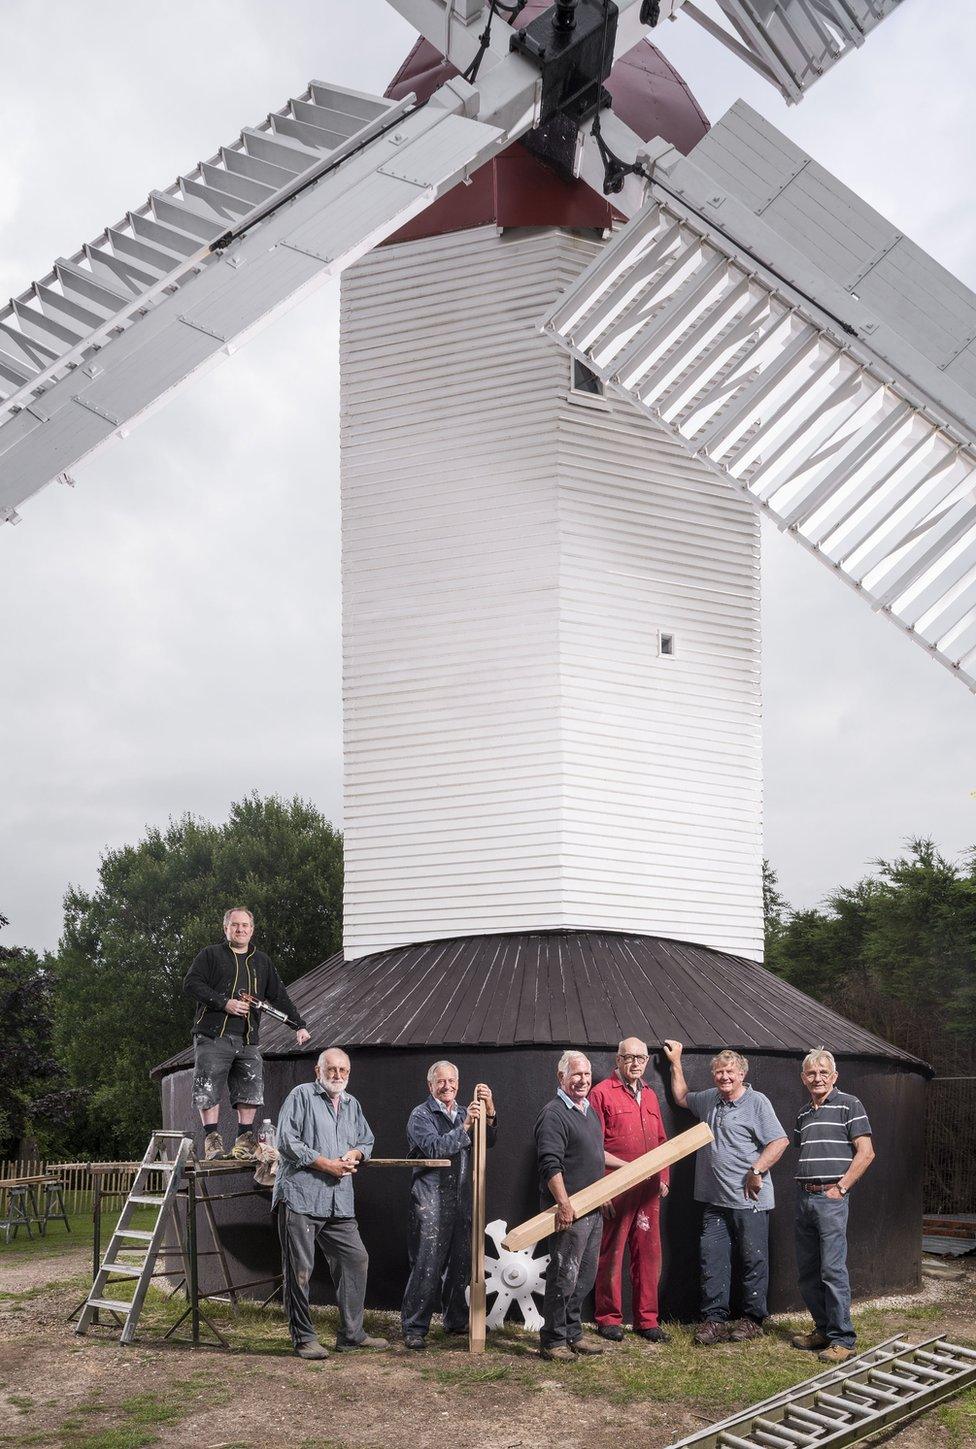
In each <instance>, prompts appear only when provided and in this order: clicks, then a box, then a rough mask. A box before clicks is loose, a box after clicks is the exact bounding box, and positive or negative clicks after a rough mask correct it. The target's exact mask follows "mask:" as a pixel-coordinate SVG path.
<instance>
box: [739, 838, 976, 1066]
mask: <svg viewBox="0 0 976 1449" xmlns="http://www.w3.org/2000/svg"><path fill="white" fill-rule="evenodd" d="M875 868H876V874H875V875H874V876H871V877H868V878H866V879H865V880H862V881H859V882H858V884H857V885H855V886H853V887H841V888H839V889H837V890H836V891H835V892H834V893H833V894H832V895H831V896H830V897H829V898H828V900H827V902H826V909H825V910H816V909H814V910H803V911H793V910H790V909H789V907H788V906H786V907H785V908H784V905H783V903H782V898H781V897H778V892H777V893H776V894H777V897H778V900H779V905H778V907H777V909H776V910H775V911H770V910H768V909H767V941H768V948H769V953H770V961H769V965H770V969H772V970H775V971H777V972H778V973H779V974H780V975H783V976H785V977H786V978H787V980H789V981H791V982H792V983H793V985H794V986H797V987H799V988H800V990H801V991H805V992H807V993H808V994H809V995H810V996H813V997H815V998H816V999H817V1000H818V1001H822V1002H824V1003H825V1004H826V1005H828V1006H831V1007H833V1008H834V1009H835V1010H836V1011H839V1012H840V1013H841V1014H842V1015H844V1016H848V1017H850V1018H851V1019H852V1020H853V1021H856V1022H858V1023H859V1025H861V1026H865V1027H867V1028H868V1029H869V1030H871V1031H874V1032H876V1033H877V1034H878V1035H879V1036H882V1037H885V1038H886V1039H887V1040H888V1041H891V1042H893V1043H894V1044H895V1045H897V1046H900V1047H903V1048H905V1049H906V1050H908V1051H911V1052H914V1053H915V1054H916V1055H918V1056H921V1057H923V1058H925V1059H927V1060H929V1061H932V1062H933V1063H934V1064H935V1065H937V1066H939V1067H940V1069H941V1070H956V1069H959V1070H965V1069H967V1067H972V1066H973V1065H976V856H971V857H970V858H969V859H968V860H967V861H966V862H964V864H963V865H962V866H956V865H953V864H952V863H951V862H950V861H947V860H946V859H945V858H944V857H943V856H942V855H940V854H939V852H938V851H937V850H936V848H935V846H934V844H933V842H932V841H931V840H927V839H923V838H918V839H913V840H910V841H909V842H908V845H907V853H906V854H905V855H904V856H901V857H898V858H897V859H895V860H890V861H888V860H878V861H876V862H875ZM771 875H772V873H771ZM775 884H776V882H775V875H772V887H773V889H774V890H775Z"/></svg>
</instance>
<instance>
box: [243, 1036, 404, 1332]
mask: <svg viewBox="0 0 976 1449" xmlns="http://www.w3.org/2000/svg"><path fill="white" fill-rule="evenodd" d="M350 1070H351V1067H350V1062H349V1058H348V1056H347V1055H346V1053H345V1052H344V1051H343V1050H342V1049H341V1047H329V1049H328V1051H324V1052H323V1053H322V1055H321V1056H320V1057H319V1059H318V1062H317V1063H316V1066H315V1081H314V1082H303V1083H302V1084H301V1085H300V1086H298V1087H293V1088H292V1090H291V1091H290V1092H289V1093H288V1096H287V1097H286V1098H285V1100H284V1102H283V1104H282V1108H281V1113H280V1115H279V1117H278V1159H279V1160H278V1173H277V1176H276V1178H275V1185H274V1193H273V1195H272V1199H271V1203H272V1207H273V1208H277V1210H278V1237H279V1238H280V1240H281V1271H282V1274H283V1281H282V1296H283V1299H284V1305H285V1312H286V1313H287V1315H288V1328H289V1331H290V1333H291V1341H292V1344H293V1345H294V1348H295V1352H296V1353H297V1354H298V1357H299V1358H310V1359H320V1358H328V1356H329V1355H328V1350H327V1349H325V1348H323V1347H322V1345H321V1344H320V1343H319V1341H318V1335H317V1334H316V1332H315V1328H314V1326H313V1324H312V1317H311V1314H310V1313H309V1306H308V1285H309V1281H310V1280H311V1277H312V1269H313V1267H314V1266H315V1244H316V1243H317V1242H320V1243H321V1244H322V1247H323V1249H324V1250H325V1259H326V1262H327V1263H328V1265H329V1272H330V1273H331V1274H332V1282H333V1286H334V1287H335V1292H336V1302H337V1303H338V1305H339V1333H338V1336H337V1338H336V1348H337V1349H340V1350H341V1349H364V1348H373V1349H384V1348H389V1344H388V1343H387V1341H386V1339H385V1338H368V1337H367V1335H366V1332H365V1330H364V1328H363V1307H364V1305H365V1302H366V1272H367V1269H368V1268H369V1254H368V1253H367V1252H366V1249H365V1247H364V1246H363V1240H362V1238H361V1237H360V1236H359V1228H358V1226H357V1225H356V1207H355V1202H354V1199H353V1190H352V1179H353V1174H354V1173H355V1171H356V1169H357V1168H358V1166H359V1164H360V1163H361V1162H362V1161H363V1160H364V1159H365V1158H367V1157H369V1155H370V1153H371V1152H372V1150H373V1134H372V1132H371V1131H370V1128H369V1123H368V1122H367V1121H366V1118H365V1116H364V1115H363V1109H362V1107H361V1106H360V1105H359V1103H358V1102H357V1101H356V1098H355V1097H353V1096H350V1094H349V1093H348V1092H347V1091H346V1087H347V1085H348V1082H349V1073H350Z"/></svg>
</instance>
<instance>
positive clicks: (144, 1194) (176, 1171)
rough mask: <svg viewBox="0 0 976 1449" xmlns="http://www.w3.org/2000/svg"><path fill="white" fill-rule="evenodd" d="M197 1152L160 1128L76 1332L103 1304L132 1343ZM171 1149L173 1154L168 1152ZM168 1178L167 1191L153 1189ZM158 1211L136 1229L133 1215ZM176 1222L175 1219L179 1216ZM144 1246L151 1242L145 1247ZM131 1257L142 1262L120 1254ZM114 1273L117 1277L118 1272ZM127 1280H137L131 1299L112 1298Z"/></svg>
mask: <svg viewBox="0 0 976 1449" xmlns="http://www.w3.org/2000/svg"><path fill="white" fill-rule="evenodd" d="M192 1150H193V1142H192V1140H191V1139H190V1138H189V1137H185V1136H184V1135H183V1133H182V1132H154V1133H153V1135H152V1137H151V1138H150V1140H149V1146H148V1147H147V1148H146V1154H145V1156H144V1157H143V1159H142V1162H141V1163H140V1165H139V1169H138V1171H137V1172H136V1175H135V1177H134V1178H133V1180H132V1187H131V1189H130V1190H129V1196H128V1197H127V1198H126V1200H125V1202H124V1203H123V1205H122V1211H121V1213H120V1214H119V1220H118V1222H117V1223H116V1225H115V1231H114V1232H113V1233H112V1236H111V1238H110V1239H109V1244H108V1247H107V1248H106V1250H105V1256H104V1257H103V1258H102V1262H101V1266H100V1267H99V1269H98V1272H97V1273H96V1274H95V1277H94V1280H93V1282H92V1286H91V1290H90V1292H89V1294H88V1297H87V1298H86V1300H85V1302H84V1305H83V1306H82V1310H81V1314H80V1316H79V1319H78V1322H77V1323H76V1324H75V1333H84V1332H85V1331H86V1330H87V1328H88V1325H89V1324H90V1323H91V1322H92V1320H93V1319H94V1318H95V1314H96V1313H97V1311H98V1310H99V1309H100V1308H104V1309H107V1310H108V1311H109V1312H110V1313H114V1314H115V1316H116V1318H117V1319H122V1320H123V1323H122V1333H121V1336H120V1342H122V1343H131V1342H132V1339H133V1337H134V1336H135V1331H136V1325H137V1324H138V1322H139V1315H140V1313H141V1312H142V1305H143V1303H144V1302H145V1298H146V1291H147V1289H148V1287H149V1284H150V1283H151V1281H152V1276H153V1271H154V1269H155V1266H156V1257H157V1254H158V1253H159V1249H160V1247H161V1245H162V1241H163V1234H164V1232H165V1231H166V1225H167V1222H168V1221H169V1218H170V1215H171V1214H172V1213H174V1211H175V1207H176V1194H177V1193H178V1192H179V1189H180V1186H181V1184H182V1181H183V1170H184V1168H185V1166H186V1163H187V1159H188V1158H189V1155H190V1153H191V1151H192ZM167 1152H171V1153H172V1154H173V1155H172V1156H167V1155H166V1154H167ZM160 1177H161V1178H162V1179H163V1183H164V1187H163V1191H162V1192H154V1191H151V1190H150V1189H151V1187H152V1186H153V1185H154V1183H155V1182H158V1179H159V1178H160ZM141 1207H153V1208H155V1209H156V1221H155V1223H154V1224H153V1226H152V1228H151V1229H148V1230H147V1229H145V1228H134V1227H132V1219H133V1216H134V1215H135V1212H136V1210H137V1209H138V1208H141ZM174 1220H175V1219H174ZM143 1245H145V1246H144V1247H143ZM122 1253H124V1254H126V1255H127V1257H128V1259H130V1260H131V1258H132V1255H133V1254H134V1253H139V1254H141V1261H140V1262H132V1261H125V1262H123V1261H122V1258H121V1257H120V1254H122ZM113 1275H114V1276H113ZM126 1278H134V1279H135V1290H134V1292H133V1294H132V1298H131V1299H128V1300H126V1299H121V1298H112V1297H111V1296H110V1294H109V1293H108V1292H107V1290H109V1289H110V1288H111V1287H112V1285H113V1284H117V1283H118V1282H119V1281H120V1280H124V1279H126Z"/></svg>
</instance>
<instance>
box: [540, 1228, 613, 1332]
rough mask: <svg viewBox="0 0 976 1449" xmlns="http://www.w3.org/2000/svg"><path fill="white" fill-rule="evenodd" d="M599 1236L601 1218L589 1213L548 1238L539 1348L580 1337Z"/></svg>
mask: <svg viewBox="0 0 976 1449" xmlns="http://www.w3.org/2000/svg"><path fill="white" fill-rule="evenodd" d="M602 1236H603V1218H602V1217H601V1216H600V1214H599V1213H598V1212H593V1213H587V1214H586V1216H585V1217H582V1218H577V1220H576V1222H574V1223H570V1225H569V1227H568V1228H564V1229H563V1231H562V1232H561V1233H553V1234H552V1236H551V1237H550V1238H549V1239H548V1248H549V1266H548V1268H547V1269H546V1293H545V1298H544V1299H543V1303H542V1320H543V1321H542V1328H541V1329H540V1331H539V1342H540V1343H541V1345H542V1347H543V1348H555V1346H556V1345H557V1344H560V1343H577V1342H578V1341H579V1339H580V1338H582V1336H583V1317H582V1315H583V1304H584V1302H585V1301H586V1299H587V1298H588V1296H589V1295H590V1293H591V1292H592V1291H593V1284H594V1283H595V1282H596V1268H597V1263H598V1262H599V1258H600V1239H601V1237H602Z"/></svg>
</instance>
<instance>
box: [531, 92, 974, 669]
mask: <svg viewBox="0 0 976 1449" xmlns="http://www.w3.org/2000/svg"><path fill="white" fill-rule="evenodd" d="M652 152H653V156H652V163H653V164H652V169H651V174H652V184H651V187H650V198H651V199H650V200H649V202H648V204H647V205H646V206H645V208H644V209H643V210H642V211H641V212H640V213H639V214H638V216H637V217H635V218H634V220H633V221H631V222H630V223H629V224H628V225H627V226H626V227H625V228H624V229H623V230H622V231H621V232H620V233H619V235H618V236H617V237H616V238H615V239H614V240H613V241H612V242H611V243H610V244H609V245H608V246H607V247H606V249H605V250H604V252H603V253H602V255H601V256H600V257H599V258H598V259H597V260H596V261H595V262H594V263H593V264H591V265H590V267H589V268H588V269H587V270H586V271H585V272H584V273H583V274H582V275H581V277H580V278H579V279H578V280H577V281H576V282H575V283H574V284H573V286H572V287H571V288H570V289H569V291H568V292H567V293H566V294H565V296H564V298H563V299H562V301H561V302H560V303H559V304H558V305H557V306H556V307H555V308H554V309H553V310H552V312H551V313H550V314H549V316H548V317H547V318H546V319H545V321H544V323H543V326H544V328H545V329H546V330H547V331H549V332H550V333H551V334H552V335H553V336H555V337H556V339H557V340H558V341H560V342H561V343H562V344H563V345H564V346H566V347H567V348H569V349H570V351H572V352H573V353H574V355H575V356H577V357H578V358H580V359H581V360H582V361H583V362H584V363H585V364H586V365H587V366H588V367H590V368H592V369H593V371H595V372H596V373H597V375H598V376H599V377H601V378H602V379H603V380H604V381H605V382H606V383H607V385H608V387H609V388H610V389H611V390H613V391H616V392H617V393H618V394H620V395H622V396H624V397H626V398H628V399H629V400H630V401H631V402H633V403H635V404H636V405H637V406H638V407H639V408H640V409H641V410H642V411H643V412H645V413H646V414H647V415H648V416H650V417H651V418H653V419H654V420H655V421H656V422H659V423H661V424H663V425H664V426H665V427H666V428H667V429H668V430H669V431H670V432H671V433H672V435H673V436H675V437H677V438H679V439H680V440H681V441H682V442H683V443H684V445H685V447H686V448H687V449H688V451H689V452H690V453H691V454H693V456H695V457H696V458H699V459H701V460H703V461H705V462H707V463H708V464H710V466H711V467H712V468H714V469H715V470H716V472H718V473H719V474H721V476H722V477H724V478H725V479H727V480H728V481H729V482H730V483H732V484H734V485H735V486H736V487H737V488H739V489H741V490H743V491H744V492H745V493H746V494H747V495H748V496H749V497H750V498H751V499H752V500H753V501H754V502H755V503H756V504H758V505H759V506H760V507H761V508H762V509H764V510H765V511H766V512H767V513H768V514H769V516H770V517H771V518H772V519H774V520H775V522H776V523H777V524H778V526H779V527H780V528H781V529H784V530H788V531H789V532H790V533H791V534H792V535H793V537H794V538H796V539H797V541H798V542H799V543H801V544H803V545H804V547H806V548H807V549H809V550H810V551H811V552H812V553H814V554H815V555H816V556H817V557H818V558H820V559H821V560H822V561H823V562H824V563H826V564H827V565H828V566H829V567H830V568H831V569H832V570H833V571H834V572H835V573H836V574H837V576H838V577H840V578H842V579H844V580H845V581H846V582H847V583H848V584H850V585H851V586H852V587H854V588H855V589H856V590H857V591H858V592H859V593H860V594H862V596H863V597H864V598H865V599H866V600H867V601H868V603H869V604H870V605H871V607H872V609H874V610H876V611H878V612H881V613H884V614H887V615H888V616H889V617H890V618H891V619H892V620H893V622H894V623H896V624H897V625H898V626H899V627H900V628H901V629H902V630H904V631H905V632H906V633H907V634H908V635H909V636H910V637H911V638H913V639H914V640H915V641H916V642H917V643H919V644H921V645H922V647H923V648H925V649H926V650H927V651H928V653H929V654H931V655H932V656H933V657H934V658H936V659H938V660H939V661H940V662H941V663H942V664H944V665H945V666H946V667H947V668H949V669H950V670H951V671H952V672H953V673H954V674H956V675H957V677H958V678H960V679H962V680H963V681H964V682H965V683H966V684H967V685H968V687H969V688H970V689H973V690H976V295H974V294H973V293H972V292H971V291H969V289H968V288H966V287H965V286H963V285H962V283H961V282H959V281H958V280H957V279H956V278H955V277H953V276H952V274H951V273H949V272H947V271H946V270H945V269H944V268H943V267H941V266H939V265H938V264H937V263H936V262H935V261H934V260H933V259H932V258H931V257H930V256H928V255H927V254H926V253H925V252H923V251H922V250H921V248H919V247H918V246H916V245H915V244H914V243H913V242H911V241H909V240H908V239H907V238H906V237H905V236H903V235H902V233H901V232H899V231H898V230H897V229H896V228H895V227H894V226H892V225H891V223H890V222H888V221H886V220H885V219H884V218H883V217H881V216H879V215H878V213H877V212H875V211H873V210H872V209H871V208H870V207H869V206H867V205H866V204H865V203H864V202H863V201H862V200H861V199H860V198H859V197H858V196H856V195H855V194H854V193H852V192H850V191H848V190H847V188H846V187H844V186H842V185H841V183H840V182H839V181H837V180H836V178H835V177H833V176H831V175H830V174H829V172H827V171H825V170H824V169H823V168H822V167H820V166H818V165H817V164H816V163H815V162H814V161H812V160H811V159H810V157H809V156H807V155H805V154H804V152H802V151H801V150H800V149H799V148H798V147H797V146H794V145H793V143H792V142H790V141H789V140H787V138H786V137H785V136H783V135H781V134H780V133H779V132H778V131H777V130H776V129H775V128H774V127H773V126H771V125H769V123H768V122H767V121H765V120H763V119H762V117H760V116H759V115H757V114H756V112H755V111H753V110H751V108H750V107H749V106H747V105H746V104H745V103H744V102H741V101H740V102H738V103H737V104H736V105H735V106H733V107H732V109H731V110H730V111H729V112H728V114H727V115H726V116H725V117H724V118H723V119H722V121H721V122H720V123H719V124H718V125H717V126H715V127H714V128H713V129H712V130H711V131H710V132H709V134H708V135H707V136H706V137H705V138H704V140H703V141H701V142H700V143H699V145H698V146H696V147H695V149H694V150H693V151H692V152H691V154H690V155H689V156H688V157H687V158H684V157H682V156H680V155H679V154H678V153H677V152H676V151H674V150H673V149H672V148H670V147H666V146H665V145H664V144H663V143H659V144H658V145H657V147H656V150H655V149H654V148H652Z"/></svg>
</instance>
